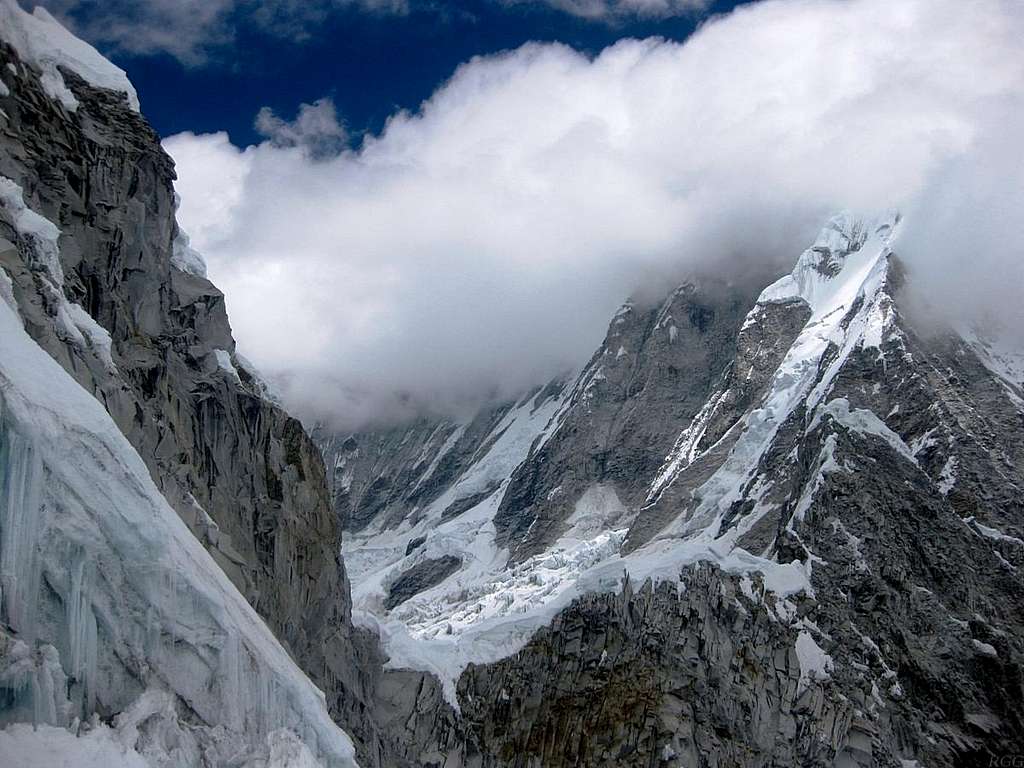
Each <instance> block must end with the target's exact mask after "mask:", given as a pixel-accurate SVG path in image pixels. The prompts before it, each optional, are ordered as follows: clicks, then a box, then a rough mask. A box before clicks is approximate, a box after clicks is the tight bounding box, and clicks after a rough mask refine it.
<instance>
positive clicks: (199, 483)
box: [0, 0, 373, 768]
mask: <svg viewBox="0 0 1024 768" xmlns="http://www.w3.org/2000/svg"><path fill="white" fill-rule="evenodd" d="M173 178H174V172H173V165H172V163H171V161H170V159H169V158H168V157H167V156H166V155H165V154H164V153H163V151H162V150H161V148H160V144H159V139H158V137H157V136H156V134H155V133H154V132H153V130H152V129H151V128H150V127H149V125H148V124H147V123H146V122H145V120H144V119H143V118H142V117H141V116H140V114H139V112H138V100H137V98H136V96H135V91H134V89H133V88H132V87H131V84H130V83H129V82H128V80H127V78H126V77H125V75H124V73H123V72H121V71H120V70H118V69H117V68H116V67H114V66H113V65H111V64H110V63H109V62H107V61H106V60H105V59H103V57H101V56H100V55H99V54H98V53H97V52H96V51H95V50H93V49H92V48H91V47H89V46H88V45H86V44H85V43H83V42H82V41H80V40H77V39H76V38H74V37H73V36H72V35H70V34H69V33H68V32H67V31H65V30H64V29H63V28H62V27H61V26H60V25H59V24H58V23H57V22H56V21H54V20H53V18H52V17H50V16H49V15H48V14H47V13H46V12H45V11H43V10H41V9H39V10H36V11H35V13H34V14H28V13H26V12H24V11H23V10H21V9H20V8H19V7H18V5H17V3H16V2H14V0H0V296H2V298H3V301H2V302H0V764H3V765H4V766H5V768H6V766H22V765H63V764H96V765H100V764H103V765H117V764H120V763H122V762H125V763H127V764H133V765H138V764H147V765H162V766H181V765H237V766H242V765H247V766H267V765H275V766H284V765H293V766H298V765H313V764H321V765H336V766H352V765H354V764H355V759H354V747H353V744H352V741H351V738H350V737H349V735H348V733H346V731H345V730H343V729H342V728H341V727H339V726H338V725H337V724H336V722H335V721H334V720H332V714H333V715H334V716H335V718H336V719H337V720H340V721H343V722H346V724H348V722H349V721H348V720H346V719H345V718H344V717H342V715H341V714H340V713H342V712H347V711H349V708H358V706H360V705H359V702H360V701H361V696H362V695H363V694H362V690H361V689H360V682H359V680H358V679H357V678H358V675H359V671H358V667H357V666H356V665H355V663H354V662H353V661H352V659H353V657H354V656H356V655H357V654H358V653H360V651H359V650H358V649H357V647H356V646H357V645H358V644H359V643H361V642H362V640H361V639H360V638H362V634H361V633H360V632H358V631H357V630H355V629H354V628H353V627H352V626H351V623H350V622H349V615H348V608H349V605H348V599H349V598H348V585H347V581H346V579H345V573H344V569H343V567H342V566H341V562H340V559H339V557H338V549H337V547H338V535H339V532H338V528H337V525H336V522H335V519H334V516H333V514H332V512H331V509H330V506H329V500H328V496H327V491H326V485H325V482H324V473H323V465H322V463H321V460H320V456H319V454H318V452H317V451H316V449H315V447H314V446H313V445H312V443H311V442H310V441H309V439H308V438H307V437H306V435H305V433H304V432H303V430H302V428H301V426H300V425H299V424H298V422H296V421H295V420H293V419H291V418H290V417H289V416H288V415H287V414H286V413H284V412H283V411H281V410H280V408H278V407H277V406H276V405H275V404H274V403H272V402H270V401H269V400H268V399H266V398H265V397H264V396H263V388H262V386H261V384H260V382H259V380H258V378H257V376H256V374H255V373H254V372H253V371H252V370H251V369H248V368H247V367H246V366H245V364H244V361H243V360H241V359H240V358H239V357H238V356H237V355H235V354H234V341H233V339H232V338H231V331H230V328H229V326H228V323H227V317H226V315H225V311H224V302H223V296H222V295H221V294H220V292H219V291H217V289H216V288H215V287H214V286H213V285H211V284H210V283H209V282H208V281H207V280H206V279H205V278H204V277H203V275H202V270H201V269H199V268H198V267H197V263H196V260H195V258H192V259H191V260H183V259H182V255H183V254H184V255H188V254H187V242H186V241H185V240H184V238H183V236H182V235H181V233H180V232H179V231H178V230H177V227H176V224H175V219H174V209H175V201H174V191H173V187H172V181H173ZM367 642H369V640H367ZM371 647H372V645H371ZM328 657H329V658H328ZM335 670H337V671H335ZM311 677H312V678H313V680H312V681H311V679H310V678H311ZM318 686H319V687H318ZM325 693H326V694H327V697H329V698H325ZM351 722H352V723H353V724H351V725H347V727H348V728H349V729H350V730H352V731H361V732H360V735H361V736H362V737H363V740H365V741H370V742H372V738H373V737H372V735H371V736H370V737H369V738H367V735H366V732H365V727H364V726H363V725H362V724H361V722H362V721H360V719H359V718H358V717H354V718H352V720H351ZM68 761H70V762H68ZM370 764H373V763H370Z"/></svg>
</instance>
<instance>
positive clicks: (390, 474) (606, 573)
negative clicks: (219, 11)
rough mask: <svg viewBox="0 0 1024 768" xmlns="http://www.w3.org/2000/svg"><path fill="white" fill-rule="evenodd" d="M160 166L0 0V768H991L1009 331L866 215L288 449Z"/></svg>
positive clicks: (1006, 601)
mask: <svg viewBox="0 0 1024 768" xmlns="http://www.w3.org/2000/svg"><path fill="white" fill-rule="evenodd" d="M173 177H174V170H173V164H172V163H171V161H170V159H169V158H168V157H167V156H166V155H165V154H164V153H163V151H162V150H161V148H160V145H159V141H158V138H157V136H156V135H155V133H154V132H153V131H152V129H151V128H150V127H149V125H148V124H147V123H146V121H145V119H144V118H143V117H142V115H141V114H140V112H139V104H138V99H137V97H136V95H135V91H134V89H133V88H132V87H131V84H130V83H129V82H128V80H127V78H126V77H125V75H124V73H123V72H121V71H120V70H118V69H117V68H116V67H113V66H112V65H111V64H110V63H109V62H107V61H105V60H104V59H103V58H102V57H101V56H99V55H98V54H97V53H96V52H95V51H94V50H93V49H91V48H90V47H89V46H87V45H85V44H84V43H82V42H81V41H79V40H77V39H75V38H74V37H73V36H71V35H69V34H68V33H67V32H66V31H65V30H63V29H62V28H61V27H60V25H59V24H58V23H57V22H56V21H54V20H53V19H52V18H51V17H50V16H49V15H47V14H46V13H45V12H43V11H36V12H35V13H34V14H31V15H30V14H27V13H25V12H24V11H22V10H21V9H20V8H19V7H18V6H17V4H16V3H15V2H14V1H13V0H0V298H2V301H0V764H2V765H3V766H4V768H6V766H7V765H9V764H12V765H15V766H32V765H52V764H61V761H67V760H69V759H70V760H72V761H74V762H75V764H83V765H118V764H127V765H139V766H141V765H160V766H171V765H175V766H177V765H205V766H222V765H223V766H254V767H255V766H305V765H318V764H320V765H352V764H354V762H356V761H358V764H359V765H361V766H363V768H369V767H370V766H402V767H403V768H404V767H406V766H408V767H410V768H411V767H412V766H445V767H446V768H463V767H465V768H470V767H472V768H485V767H487V768H490V767H498V766H517V767H519V766H521V767H525V766H558V767H561V766H581V765H582V766H637V767H639V766H644V767H645V768H646V767H648V766H673V767H675V766H693V765H701V766H764V765H787V766H788V765H822V766H824V765H839V766H864V767H866V766H894V767H895V766H899V767H900V768H906V767H907V766H914V765H918V766H924V765H927V766H929V767H932V766H961V765H975V764H978V765H989V764H990V763H991V761H992V760H993V759H997V760H998V759H1003V757H1004V756H1006V755H1019V754H1024V735H1022V734H1024V715H1022V713H1024V685H1022V682H1021V680H1022V678H1021V673H1020V670H1021V662H1022V658H1024V656H1022V654H1024V647H1022V644H1024V626H1022V618H1021V617H1022V616H1024V589H1022V587H1024V584H1022V578H1021V573H1020V569H1021V567H1022V565H1024V517H1022V512H1024V502H1022V498H1024V494H1022V485H1024V476H1022V475H1024V470H1022V468H1024V447H1022V446H1024V355H1021V354H1020V352H1019V350H1017V349H1016V347H1015V346H1014V345H1012V344H1008V343H1005V342H1003V341H999V340H996V339H993V338H990V336H991V334H986V333H983V332H980V331H979V330H977V329H951V328H938V327H935V326H934V325H933V324H923V323H921V322H919V321H916V320H915V318H914V317H913V316H912V315H911V314H909V310H908V307H909V306H910V305H909V302H907V301H906V291H907V286H908V285H912V283H913V281H914V279H915V278H914V275H913V274H910V275H907V274H905V271H904V269H903V267H902V266H901V263H900V260H899V252H900V219H899V217H898V216H897V215H896V214H884V215H881V216H879V217H877V218H875V219H872V220H866V219H861V218H858V217H856V216H852V215H840V216H837V217H835V218H834V219H832V220H831V221H829V222H827V223H826V225H825V227H824V228H823V230H822V233H821V235H820V236H819V237H818V238H817V239H816V240H815V242H814V243H812V244H811V247H810V248H808V249H807V250H806V251H805V252H804V253H802V254H800V255H799V256H798V257H797V258H796V259H795V267H794V269H793V270H792V272H791V273H790V274H788V275H785V276H783V277H781V278H780V279H778V280H775V281H774V282H772V279H774V277H777V276H773V278H772V279H761V278H759V277H756V276H752V275H747V276H745V278H744V279H743V280H742V281H728V280H724V279H723V280H718V281H716V280H713V279H710V278H706V277H705V278H702V279H700V280H696V281H694V282H692V283H687V284H685V285H683V286H680V287H679V288H678V289H676V290H674V291H672V292H671V294H669V295H668V296H667V298H665V300H664V301H663V302H661V303H660V304H657V305H655V306H647V305H645V304H642V303H639V302H629V303H627V304H625V305H624V306H623V307H622V308H621V310H620V311H619V312H618V313H617V314H616V315H615V316H614V317H613V318H611V322H610V325H609V329H608V333H607V336H606V339H605V341H604V343H603V344H602V345H601V347H600V348H599V349H598V350H597V351H596V352H595V353H594V355H593V357H592V358H591V360H590V361H589V362H588V363H587V365H585V366H584V367H583V368H582V370H581V371H578V372H576V373H575V374H573V375H569V376H567V377H565V378H564V379H561V380H557V381H552V382H551V383H549V384H548V385H547V386H544V387H542V388H539V389H538V390H536V391H534V392H529V393H524V394H523V396H522V397H521V398H518V399H517V400H516V401H515V402H510V403H504V404H496V405H493V406H490V407H487V408H485V409H482V410H481V411H480V412H479V413H477V414H475V415H473V416H471V417H469V418H467V419H465V420H464V421H460V422H446V421H439V420H429V419H423V420H421V421H419V422H417V423H415V424H411V425H405V426H402V427H399V428H393V429H389V430H382V431H378V432H367V433H360V434H355V435H331V434H327V433H324V432H322V431H321V432H320V433H319V434H318V435H317V439H318V441H319V443H320V447H321V449H322V452H323V455H324V456H325V457H326V459H327V471H326V472H325V466H324V463H323V461H322V459H321V451H319V450H317V446H316V445H314V443H313V442H312V441H311V440H310V439H309V437H308V436H307V435H306V433H305V431H304V430H303V428H302V426H301V425H300V424H299V423H298V422H297V421H295V420H294V419H292V418H291V417H289V416H288V414H287V413H285V412H284V411H283V410H282V409H281V407H280V404H279V403H277V402H276V401H275V399H274V398H273V396H272V395H270V394H269V390H268V388H267V386H266V384H264V383H263V382H262V381H261V380H260V378H259V375H258V373H257V372H256V371H254V370H253V369H252V367H251V366H249V365H248V364H247V363H246V362H245V360H244V359H243V358H241V357H240V356H239V355H238V354H237V353H236V351H235V345H234V340H233V338H232V336H231V331H230V327H229V325H228V321H227V315H226V310H225V306H224V297H223V296H222V295H221V293H220V292H219V291H218V290H217V289H216V288H215V287H214V286H213V285H212V284H211V283H210V282H209V281H208V280H207V279H206V276H205V269H204V267H203V264H202V260H201V257H199V256H198V254H196V253H195V252H194V251H192V249H191V248H190V247H189V244H188V239H187V237H186V236H185V235H184V233H182V232H180V231H179V229H178V227H177V225H176V223H175V216H174V210H175V199H174V192H173V187H172V181H173ZM794 256H795V257H796V254H794ZM328 478H329V479H330V481H331V483H332V485H333V500H334V504H333V507H332V504H331V495H330V492H329V489H328V485H327V482H328ZM342 527H344V528H345V531H346V534H345V537H344V539H342V536H341V534H342V531H341V528H342ZM339 550H340V551H341V552H342V553H343V555H344V560H343V559H342V556H341V554H340V553H339ZM346 564H347V571H346ZM378 636H379V637H378ZM385 663H386V665H387V668H385Z"/></svg>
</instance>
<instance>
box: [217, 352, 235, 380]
mask: <svg viewBox="0 0 1024 768" xmlns="http://www.w3.org/2000/svg"><path fill="white" fill-rule="evenodd" d="M213 356H214V359H216V361H217V367H218V368H219V369H220V370H222V371H224V372H225V373H226V374H228V376H230V377H231V378H233V379H234V380H235V381H241V379H240V378H239V376H238V369H237V368H235V364H234V363H233V362H231V353H230V352H228V351H227V350H226V349H215V350H213Z"/></svg>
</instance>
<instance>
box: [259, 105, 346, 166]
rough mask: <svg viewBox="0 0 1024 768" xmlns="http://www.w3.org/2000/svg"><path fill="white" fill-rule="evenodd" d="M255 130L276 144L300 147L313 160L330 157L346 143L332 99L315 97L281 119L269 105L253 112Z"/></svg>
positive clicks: (343, 127)
mask: <svg viewBox="0 0 1024 768" xmlns="http://www.w3.org/2000/svg"><path fill="white" fill-rule="evenodd" d="M255 125H256V131H257V132H258V133H259V134H260V135H261V136H263V137H265V138H267V139H269V140H270V142H271V144H273V145H274V146H277V147H302V148H303V149H304V150H305V151H306V153H307V154H308V155H309V156H310V157H311V158H313V159H320V158H323V157H330V156H333V155H336V154H338V152H340V151H341V150H342V149H344V147H345V144H346V143H347V142H348V133H347V131H346V130H345V126H344V125H343V124H342V123H341V122H340V121H339V120H338V113H337V110H336V109H335V108H334V102H333V101H331V100H330V99H326V98H324V99H318V100H317V101H315V102H313V103H312V104H300V105H299V114H298V115H297V116H296V117H295V119H294V120H292V121H291V122H288V121H286V120H282V119H281V118H280V117H278V116H277V115H276V114H274V111H273V110H272V109H270V107H264V108H263V109H261V110H260V111H259V114H257V115H256V123H255Z"/></svg>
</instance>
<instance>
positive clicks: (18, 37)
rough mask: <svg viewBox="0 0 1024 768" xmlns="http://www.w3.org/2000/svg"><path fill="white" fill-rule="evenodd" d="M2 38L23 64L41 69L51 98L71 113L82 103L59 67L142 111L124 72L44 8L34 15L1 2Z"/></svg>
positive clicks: (8, 1) (5, 0)
mask: <svg viewBox="0 0 1024 768" xmlns="http://www.w3.org/2000/svg"><path fill="white" fill-rule="evenodd" d="M0 38H2V39H3V40H4V41H5V42H7V43H8V44H9V45H10V46H11V47H13V48H14V50H16V51H17V52H18V56H19V57H21V59H22V61H24V62H26V63H28V64H31V65H33V66H35V67H37V68H38V69H39V70H40V71H41V73H42V75H41V78H40V80H41V82H42V85H43V89H44V90H45V91H46V93H47V95H49V96H50V97H51V98H53V99H56V100H57V101H59V102H60V103H61V104H63V105H64V107H65V108H66V109H68V110H69V111H74V110H76V109H77V108H78V101H77V100H76V99H75V97H74V95H73V94H72V93H71V91H70V90H69V89H68V87H67V85H66V84H65V82H64V77H63V76H62V75H61V73H60V70H59V67H64V68H66V69H68V70H71V71H72V72H74V73H75V74H77V75H78V76H79V77H81V78H82V79H83V80H85V81H86V82H88V83H89V84H90V85H93V86H96V87H97V88H106V89H109V90H112V91H118V92H120V93H123V94H125V96H126V97H127V99H128V105H129V106H130V107H131V108H132V109H133V110H135V111H136V112H138V111H139V97H138V95H137V94H136V93H135V88H134V87H133V86H132V84H131V83H130V82H129V81H128V76H127V75H126V74H125V72H124V70H123V69H120V68H119V67H116V66H114V65H113V64H111V63H110V62H109V61H107V60H106V59H105V58H104V57H103V56H102V55H101V54H100V53H99V52H98V51H97V50H96V49H95V48H93V47H92V46H91V45H89V44H88V43H86V42H84V41H82V40H79V39H78V38H77V37H75V36H74V35H72V34H71V33H70V32H68V31H67V30H66V29H64V27H62V26H61V25H60V23H59V22H58V21H57V20H56V19H54V18H53V16H51V15H50V14H49V13H48V12H47V11H46V10H45V9H44V8H42V7H39V6H37V7H36V9H35V10H34V11H33V12H32V13H31V14H30V13H27V12H25V11H23V10H22V9H21V7H20V6H19V5H18V2H17V0H0Z"/></svg>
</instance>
